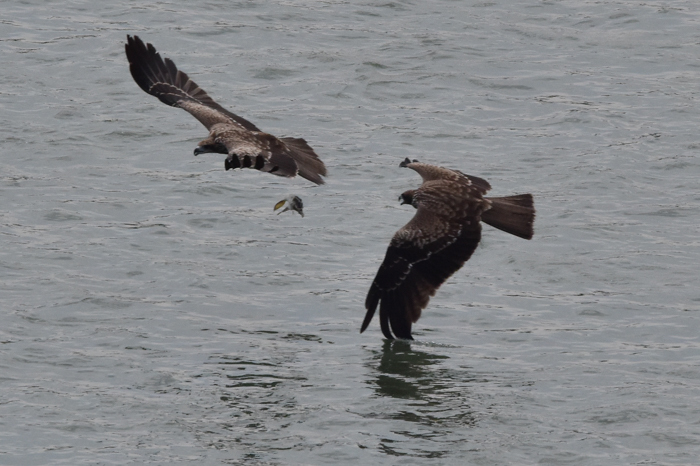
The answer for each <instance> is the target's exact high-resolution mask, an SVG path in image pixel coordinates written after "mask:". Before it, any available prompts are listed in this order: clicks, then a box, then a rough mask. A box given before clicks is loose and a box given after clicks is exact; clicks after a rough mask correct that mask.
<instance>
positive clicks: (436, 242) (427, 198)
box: [360, 159, 535, 340]
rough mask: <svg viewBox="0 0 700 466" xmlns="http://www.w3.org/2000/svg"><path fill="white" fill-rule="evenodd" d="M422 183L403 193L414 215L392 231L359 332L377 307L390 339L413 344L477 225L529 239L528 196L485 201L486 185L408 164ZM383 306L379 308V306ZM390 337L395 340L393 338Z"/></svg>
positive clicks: (472, 245) (469, 249) (473, 241)
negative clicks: (431, 303) (416, 327)
mask: <svg viewBox="0 0 700 466" xmlns="http://www.w3.org/2000/svg"><path fill="white" fill-rule="evenodd" d="M400 166H402V167H408V168H411V169H412V170H415V171H416V172H418V174H419V175H421V177H422V178H423V184H422V185H421V186H420V187H419V188H418V189H415V190H410V191H406V192H404V193H403V194H401V197H400V198H399V200H400V201H401V203H402V204H411V205H413V207H415V208H416V214H415V216H414V217H413V219H411V221H410V222H408V223H407V224H406V225H405V226H404V227H403V228H401V229H400V230H399V231H397V232H396V234H395V235H394V237H393V238H392V240H391V243H389V248H388V249H387V252H386V256H385V258H384V261H383V262H382V265H381V266H380V267H379V271H378V272H377V275H376V277H375V278H374V281H373V282H372V286H371V287H370V290H369V293H367V299H366V301H365V308H366V309H367V314H366V315H365V320H364V322H363V323H362V327H361V328H360V333H362V332H364V331H365V329H367V326H368V325H369V323H370V322H371V320H372V317H374V313H375V311H376V309H377V306H378V305H379V323H380V325H381V329H382V333H383V334H384V336H385V337H386V338H388V339H392V338H394V336H396V337H397V338H404V339H407V340H412V339H413V337H412V336H411V326H412V324H413V323H415V322H416V321H418V319H419V318H420V315H421V311H422V310H423V309H425V307H426V306H427V305H428V301H429V300H430V297H431V296H434V295H435V292H436V291H437V289H438V288H439V287H440V285H442V284H443V283H444V282H445V280H447V279H448V278H449V277H450V276H451V275H452V274H453V273H455V272H456V271H457V270H459V269H460V268H461V267H462V265H464V263H465V262H466V261H467V260H468V259H469V257H471V255H472V253H473V252H474V250H475V249H476V247H477V245H478V244H479V240H480V239H481V223H480V222H481V221H482V220H483V221H484V222H486V223H487V224H489V225H492V226H494V227H496V228H499V229H501V230H503V231H506V232H508V233H511V234H513V235H516V236H520V237H521V238H525V239H530V238H532V234H533V230H532V225H533V222H534V219H535V209H534V207H533V202H532V195H531V194H521V195H516V196H509V197H501V198H485V197H484V194H486V192H487V191H489V190H490V189H491V185H489V183H488V182H487V181H486V180H483V179H481V178H478V177H476V176H471V175H465V174H464V173H461V172H459V171H457V170H450V169H447V168H442V167H436V166H434V165H428V164H425V163H419V162H418V161H416V160H414V161H413V162H411V161H410V160H408V159H406V160H404V161H403V162H401V165H400ZM380 302H381V304H380ZM392 332H393V335H392Z"/></svg>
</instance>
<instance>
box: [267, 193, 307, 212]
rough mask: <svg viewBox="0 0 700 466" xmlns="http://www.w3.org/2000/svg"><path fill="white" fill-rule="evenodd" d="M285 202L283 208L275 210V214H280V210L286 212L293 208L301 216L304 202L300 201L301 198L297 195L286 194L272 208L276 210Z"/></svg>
mask: <svg viewBox="0 0 700 466" xmlns="http://www.w3.org/2000/svg"><path fill="white" fill-rule="evenodd" d="M285 204H286V207H285V208H284V210H282V211H280V212H277V215H279V214H281V213H282V212H286V211H288V210H294V211H296V212H299V215H301V216H302V217H303V216H304V203H303V202H301V198H300V197H299V196H287V197H285V198H284V199H282V200H281V201H279V202H278V203H277V204H275V208H274V209H273V210H277V209H279V208H281V207H282V206H284V205H285Z"/></svg>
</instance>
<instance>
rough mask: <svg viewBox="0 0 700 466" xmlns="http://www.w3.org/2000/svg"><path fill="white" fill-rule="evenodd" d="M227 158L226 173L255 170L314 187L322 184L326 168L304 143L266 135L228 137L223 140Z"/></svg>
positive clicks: (232, 134)
mask: <svg viewBox="0 0 700 466" xmlns="http://www.w3.org/2000/svg"><path fill="white" fill-rule="evenodd" d="M222 143H223V144H224V145H225V146H226V149H227V150H228V152H229V156H228V158H227V159H226V165H225V167H226V169H227V170H228V169H231V168H249V167H250V168H256V169H258V170H260V171H264V172H269V173H272V174H275V175H278V176H286V177H294V176H296V175H297V174H298V175H299V176H301V177H303V178H306V179H307V180H309V181H312V182H314V183H316V184H324V181H323V178H321V176H322V175H323V176H325V175H326V166H325V165H324V163H323V162H322V161H321V160H320V159H319V158H318V156H317V155H316V153H315V152H314V150H313V149H312V148H311V147H309V145H308V144H307V143H306V141H305V140H303V139H297V138H276V137H275V136H272V135H270V134H267V133H252V132H248V133H238V132H235V133H231V135H230V137H226V138H223V139H222Z"/></svg>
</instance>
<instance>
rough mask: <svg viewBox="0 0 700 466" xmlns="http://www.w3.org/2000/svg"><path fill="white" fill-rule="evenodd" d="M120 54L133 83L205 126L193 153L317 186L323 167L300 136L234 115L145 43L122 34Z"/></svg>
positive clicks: (324, 167)
mask: <svg viewBox="0 0 700 466" xmlns="http://www.w3.org/2000/svg"><path fill="white" fill-rule="evenodd" d="M126 39H127V43H126V44H125V48H126V57H127V59H128V60H129V70H130V71H131V76H133V78H134V81H136V84H138V85H139V87H141V89H143V90H144V91H146V92H147V93H148V94H151V95H152V96H155V97H157V98H158V99H160V101H161V102H163V103H164V104H167V105H170V106H171V107H179V108H182V109H184V110H187V111H188V112H189V113H190V114H191V115H192V116H193V117H195V118H196V119H197V120H199V122H200V123H202V124H203V125H204V126H205V127H206V128H207V129H208V130H209V137H207V138H206V139H204V140H203V141H202V142H200V143H199V145H198V146H197V148H195V150H194V155H198V154H204V153H208V152H213V153H216V154H227V155H228V157H227V158H226V161H225V165H224V166H225V168H226V170H229V169H231V168H255V169H257V170H260V171H263V172H268V173H273V174H275V175H278V176H286V177H290V178H291V177H294V176H296V175H297V174H298V175H299V176H301V177H302V178H306V179H307V180H309V181H312V182H314V183H316V184H323V183H324V181H323V178H321V177H322V176H325V175H326V166H325V165H324V163H323V161H321V159H319V158H318V156H317V155H316V153H315V152H314V150H313V149H312V148H311V147H309V145H308V144H307V143H306V141H305V140H304V139H300V138H289V137H288V138H277V137H275V136H273V135H271V134H268V133H264V132H262V131H260V130H259V129H258V127H257V126H255V125H254V124H253V123H251V122H249V121H248V120H246V119H245V118H242V117H239V116H238V115H235V114H233V113H231V112H229V111H228V110H226V109H225V108H223V107H222V106H221V105H219V104H217V103H216V102H215V101H214V99H212V98H211V97H209V95H208V94H207V93H206V92H204V90H203V89H201V88H200V87H199V86H198V85H197V84H196V83H195V82H194V81H192V80H191V79H190V78H189V77H188V76H187V75H186V74H185V73H184V72H182V71H180V70H178V69H177V67H176V66H175V63H173V61H172V60H170V59H169V58H166V59H162V58H161V57H160V54H159V53H158V52H156V49H155V47H153V45H151V44H144V43H143V41H142V40H141V39H139V37H138V36H134V37H131V36H129V35H127V36H126Z"/></svg>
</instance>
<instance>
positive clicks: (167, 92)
mask: <svg viewBox="0 0 700 466" xmlns="http://www.w3.org/2000/svg"><path fill="white" fill-rule="evenodd" d="M126 38H127V43H126V44H125V49H126V56H127V59H128V60H129V70H130V71H131V76H133V78H134V81H136V84H138V85H139V87H140V88H141V89H143V90H144V91H145V92H147V93H148V94H151V95H152V96H155V97H157V98H158V99H160V101H161V102H163V103H164V104H167V105H170V106H172V107H180V108H183V109H185V110H187V111H188V112H189V113H191V114H192V116H194V117H195V118H196V119H197V120H199V121H200V122H201V123H202V124H203V125H204V126H206V128H207V129H211V127H212V126H213V125H215V124H216V123H234V124H238V125H240V126H241V127H243V128H245V129H247V130H249V131H260V130H259V129H258V128H257V127H256V126H255V125H254V124H253V123H251V122H249V121H248V120H246V119H245V118H242V117H240V116H238V115H236V114H234V113H232V112H229V111H228V110H226V109H225V108H223V107H222V106H221V105H219V104H217V103H216V102H215V101H214V99H212V98H211V97H209V94H207V93H206V92H205V91H204V90H203V89H201V88H200V87H199V86H198V85H197V83H195V82H194V81H192V80H191V79H190V78H189V76H187V74H185V73H184V72H182V71H180V70H178V69H177V67H176V66H175V63H173V61H172V60H170V59H169V58H166V59H163V58H161V56H160V54H159V53H158V52H157V51H156V49H155V47H153V45H151V44H150V43H149V44H144V43H143V41H142V40H141V39H140V38H139V37H138V36H133V37H131V36H129V35H127V36H126Z"/></svg>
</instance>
